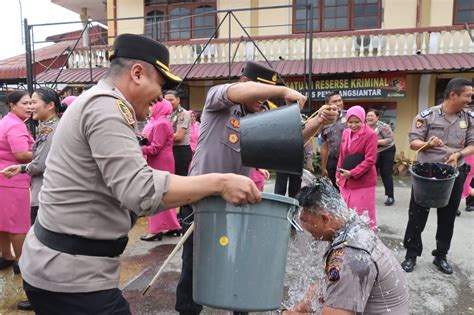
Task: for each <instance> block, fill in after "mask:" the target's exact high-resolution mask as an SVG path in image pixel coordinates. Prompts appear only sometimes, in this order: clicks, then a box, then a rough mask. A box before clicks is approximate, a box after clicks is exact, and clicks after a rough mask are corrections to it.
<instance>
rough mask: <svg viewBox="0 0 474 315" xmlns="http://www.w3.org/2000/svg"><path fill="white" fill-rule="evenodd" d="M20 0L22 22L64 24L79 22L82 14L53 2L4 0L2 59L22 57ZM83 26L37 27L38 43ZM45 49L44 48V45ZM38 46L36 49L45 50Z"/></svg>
mask: <svg viewBox="0 0 474 315" xmlns="http://www.w3.org/2000/svg"><path fill="white" fill-rule="evenodd" d="M20 1H21V7H22V15H23V19H24V18H27V19H28V23H29V24H42V23H53V22H65V21H80V19H79V15H78V14H77V13H74V12H72V11H69V10H67V9H64V8H63V7H60V6H58V5H55V4H53V3H51V1H50V0H1V7H2V9H1V10H0V43H1V44H0V47H1V48H0V60H2V59H5V58H8V57H12V56H16V55H19V54H23V53H24V52H25V46H24V45H23V43H22V31H21V23H20V21H21V18H20ZM81 28H82V26H81V24H80V23H77V24H72V25H59V26H47V27H35V28H34V36H35V41H40V40H44V39H45V38H46V37H47V36H50V35H54V34H60V33H64V32H68V31H73V30H78V29H81ZM42 46H44V45H42ZM42 46H41V45H35V48H36V47H42Z"/></svg>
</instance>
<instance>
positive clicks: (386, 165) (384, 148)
mask: <svg viewBox="0 0 474 315" xmlns="http://www.w3.org/2000/svg"><path fill="white" fill-rule="evenodd" d="M374 131H375V134H376V135H377V139H378V140H387V141H388V143H387V144H386V145H378V146H377V152H378V155H377V164H376V166H377V169H378V171H379V173H380V177H382V182H383V186H384V188H385V196H387V197H391V198H393V197H394V194H393V163H394V162H395V151H396V148H395V143H393V132H392V128H390V125H388V124H386V123H384V122H383V121H380V120H379V121H377V124H376V125H375V127H374Z"/></svg>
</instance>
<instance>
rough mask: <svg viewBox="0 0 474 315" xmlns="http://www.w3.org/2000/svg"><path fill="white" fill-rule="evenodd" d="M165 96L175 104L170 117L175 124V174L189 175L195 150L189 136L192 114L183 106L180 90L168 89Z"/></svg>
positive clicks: (172, 104)
mask: <svg viewBox="0 0 474 315" xmlns="http://www.w3.org/2000/svg"><path fill="white" fill-rule="evenodd" d="M165 98H166V100H167V101H169V102H170V103H171V106H173V112H172V113H171V115H170V117H169V119H170V121H171V124H172V125H173V130H174V139H173V140H174V142H173V156H174V162H175V174H176V175H182V176H186V175H188V170H189V163H191V159H192V158H193V152H192V150H191V146H190V145H189V136H190V133H191V115H190V114H189V112H188V111H187V110H185V109H184V108H182V107H181V104H180V102H181V99H180V97H179V95H178V92H176V91H174V90H168V91H166V92H165Z"/></svg>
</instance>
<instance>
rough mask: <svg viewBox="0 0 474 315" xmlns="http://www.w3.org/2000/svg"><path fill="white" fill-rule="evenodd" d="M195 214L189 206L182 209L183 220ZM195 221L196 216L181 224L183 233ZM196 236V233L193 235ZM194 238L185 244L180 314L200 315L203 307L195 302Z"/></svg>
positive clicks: (178, 290)
mask: <svg viewBox="0 0 474 315" xmlns="http://www.w3.org/2000/svg"><path fill="white" fill-rule="evenodd" d="M192 212H193V208H192V207H191V206H189V205H186V206H183V207H181V212H180V213H181V215H182V218H186V217H188V216H189V215H190V214H191V213H192ZM192 221H194V216H190V217H188V218H187V219H186V222H185V223H182V224H181V227H182V231H183V233H184V232H186V231H187V230H188V228H189V223H191V222H192ZM193 234H194V233H193ZM193 236H194V235H190V236H189V238H188V239H187V240H186V242H184V244H183V253H182V255H181V258H182V260H183V261H182V266H181V276H180V277H179V282H178V287H177V288H176V305H175V309H176V311H178V312H180V313H189V314H193V313H194V314H199V312H201V310H202V305H200V304H197V303H196V302H194V300H193V247H194V241H193Z"/></svg>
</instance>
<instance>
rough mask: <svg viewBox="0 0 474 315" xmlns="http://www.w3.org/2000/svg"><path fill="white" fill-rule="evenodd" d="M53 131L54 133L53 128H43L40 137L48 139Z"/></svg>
mask: <svg viewBox="0 0 474 315" xmlns="http://www.w3.org/2000/svg"><path fill="white" fill-rule="evenodd" d="M52 131H53V128H50V127H43V128H41V130H40V135H42V136H45V137H47V136H48V135H49V134H50V133H51V132H52Z"/></svg>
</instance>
